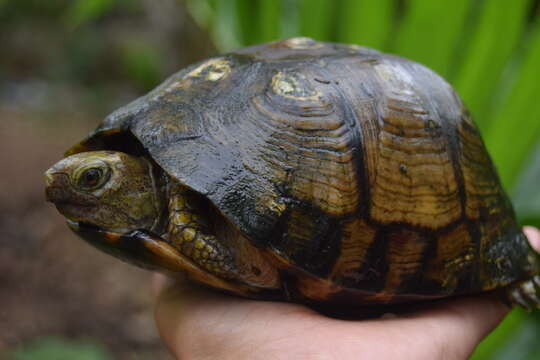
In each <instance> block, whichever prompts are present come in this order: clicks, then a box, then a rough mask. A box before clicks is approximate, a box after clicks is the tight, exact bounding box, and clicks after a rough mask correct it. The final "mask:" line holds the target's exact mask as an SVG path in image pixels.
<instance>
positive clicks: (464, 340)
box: [379, 294, 510, 359]
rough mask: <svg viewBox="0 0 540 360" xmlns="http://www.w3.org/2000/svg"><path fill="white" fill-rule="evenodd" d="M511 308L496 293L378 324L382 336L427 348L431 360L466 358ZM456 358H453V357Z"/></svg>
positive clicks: (439, 305) (462, 300) (444, 304)
mask: <svg viewBox="0 0 540 360" xmlns="http://www.w3.org/2000/svg"><path fill="white" fill-rule="evenodd" d="M509 310H510V308H509V307H507V306H506V305H504V304H503V303H502V302H501V301H500V300H499V299H498V298H497V297H496V296H495V295H494V294H486V295H479V296H474V297H473V296H471V297H462V298H457V299H451V300H446V301H444V302H441V303H440V304H437V305H435V306H433V307H430V308H429V309H426V310H423V311H420V312H417V313H415V314H410V315H406V316H402V317H397V318H392V319H388V320H384V321H380V322H379V324H380V325H379V326H380V329H379V330H380V331H381V333H383V334H384V333H386V334H390V333H391V334H393V336H396V337H397V338H399V337H401V338H407V340H406V341H404V342H402V343H407V344H409V346H412V345H413V344H414V345H415V346H419V347H421V348H424V349H426V351H428V353H429V354H430V356H432V358H434V359H435V358H447V357H448V353H446V354H444V353H442V352H451V353H453V354H454V355H455V358H456V359H459V358H463V359H464V358H467V357H468V356H469V355H470V354H471V353H472V352H473V351H474V349H475V347H476V346H477V345H478V344H479V343H480V341H481V340H482V339H484V338H485V337H486V336H487V335H488V334H489V333H490V332H491V331H492V330H493V329H494V328H495V327H496V326H497V325H498V324H499V323H500V322H501V321H502V320H503V318H504V317H505V316H506V314H507V313H508V312H509ZM451 358H454V357H451Z"/></svg>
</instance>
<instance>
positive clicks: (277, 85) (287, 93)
mask: <svg viewBox="0 0 540 360" xmlns="http://www.w3.org/2000/svg"><path fill="white" fill-rule="evenodd" d="M301 78H303V75H302V74H294V75H292V74H287V73H284V72H281V71H280V72H278V73H277V74H275V75H274V76H273V77H272V83H271V86H272V90H273V91H274V92H275V93H276V94H278V95H281V96H283V97H287V98H292V99H296V100H303V101H309V100H311V101H320V95H321V94H320V93H319V92H317V91H316V90H315V89H310V88H307V87H306V86H303V85H302V84H300V82H299V81H298V80H299V79H301ZM302 80H304V79H302Z"/></svg>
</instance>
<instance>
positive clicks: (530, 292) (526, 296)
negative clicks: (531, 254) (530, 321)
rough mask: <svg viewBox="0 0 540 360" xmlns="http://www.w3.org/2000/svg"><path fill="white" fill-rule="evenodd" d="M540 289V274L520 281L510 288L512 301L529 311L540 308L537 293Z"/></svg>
mask: <svg viewBox="0 0 540 360" xmlns="http://www.w3.org/2000/svg"><path fill="white" fill-rule="evenodd" d="M538 289H540V276H535V277H533V278H532V279H530V280H526V281H522V282H519V283H517V284H515V285H513V286H511V287H510V288H509V289H508V293H507V294H508V298H509V300H510V303H512V304H517V305H519V306H521V307H522V308H523V309H525V310H527V311H532V310H534V309H538V308H540V299H539V298H538V295H537V294H536V292H537V290H538Z"/></svg>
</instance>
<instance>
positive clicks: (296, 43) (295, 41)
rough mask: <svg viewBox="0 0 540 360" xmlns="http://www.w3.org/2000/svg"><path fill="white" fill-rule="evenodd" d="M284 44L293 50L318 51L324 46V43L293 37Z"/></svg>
mask: <svg viewBox="0 0 540 360" xmlns="http://www.w3.org/2000/svg"><path fill="white" fill-rule="evenodd" d="M283 44H284V45H285V46H287V47H288V48H291V49H318V48H321V47H323V46H324V44H323V43H321V42H318V41H315V40H313V39H312V38H308V37H293V38H290V39H287V40H284V41H283Z"/></svg>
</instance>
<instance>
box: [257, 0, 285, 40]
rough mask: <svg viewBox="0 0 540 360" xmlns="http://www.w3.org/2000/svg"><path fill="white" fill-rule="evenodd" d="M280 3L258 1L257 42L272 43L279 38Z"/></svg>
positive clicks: (270, 0)
mask: <svg viewBox="0 0 540 360" xmlns="http://www.w3.org/2000/svg"><path fill="white" fill-rule="evenodd" d="M281 10H282V7H281V1H279V0H259V17H260V25H259V31H260V36H259V42H266V41H273V40H277V39H278V38H279V35H280V34H279V32H280V17H281Z"/></svg>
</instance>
